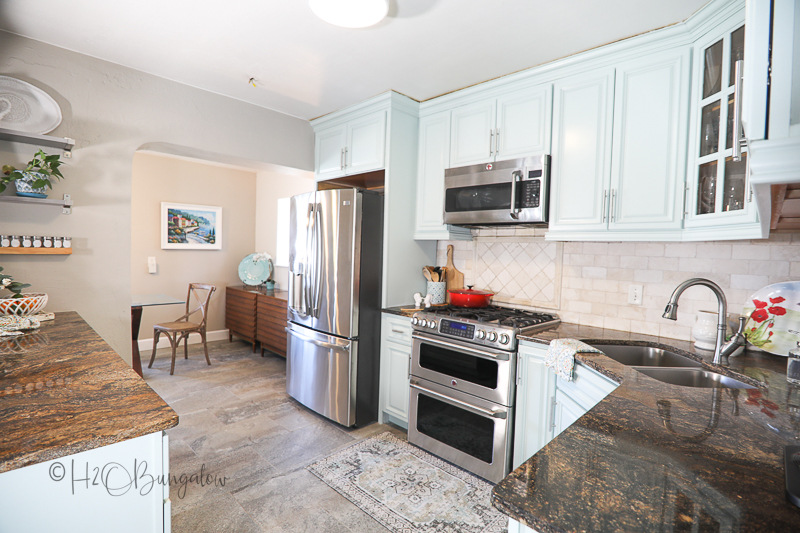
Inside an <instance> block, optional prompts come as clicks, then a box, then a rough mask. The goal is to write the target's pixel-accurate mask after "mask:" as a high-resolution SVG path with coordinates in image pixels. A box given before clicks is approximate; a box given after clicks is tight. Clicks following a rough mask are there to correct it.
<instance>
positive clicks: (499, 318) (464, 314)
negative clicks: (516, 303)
mask: <svg viewBox="0 0 800 533" xmlns="http://www.w3.org/2000/svg"><path fill="white" fill-rule="evenodd" d="M425 313H428V314H433V315H436V316H446V317H452V318H466V319H468V320H476V321H478V322H486V323H493V324H497V325H500V326H509V327H512V328H520V329H522V328H525V327H529V326H535V325H538V324H543V323H545V322H550V321H552V320H556V319H558V317H557V316H556V315H553V314H550V313H538V312H534V311H525V310H523V309H511V308H508V307H499V306H497V305H490V306H488V307H479V308H465V307H455V306H452V305H448V306H445V307H436V308H431V309H426V310H425Z"/></svg>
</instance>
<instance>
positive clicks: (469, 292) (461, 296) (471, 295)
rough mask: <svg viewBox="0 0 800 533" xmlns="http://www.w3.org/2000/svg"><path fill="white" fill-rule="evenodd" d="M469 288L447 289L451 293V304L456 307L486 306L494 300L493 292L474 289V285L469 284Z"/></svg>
mask: <svg viewBox="0 0 800 533" xmlns="http://www.w3.org/2000/svg"><path fill="white" fill-rule="evenodd" d="M468 287H469V288H468V289H451V290H449V291H447V292H448V293H450V305H455V306H456V307H486V306H488V305H489V303H490V302H491V301H492V296H494V293H493V292H486V291H476V290H473V289H472V285H468Z"/></svg>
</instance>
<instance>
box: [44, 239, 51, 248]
mask: <svg viewBox="0 0 800 533" xmlns="http://www.w3.org/2000/svg"><path fill="white" fill-rule="evenodd" d="M42 246H43V247H45V248H52V247H53V238H52V237H42Z"/></svg>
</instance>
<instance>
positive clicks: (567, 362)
mask: <svg viewBox="0 0 800 533" xmlns="http://www.w3.org/2000/svg"><path fill="white" fill-rule="evenodd" d="M579 352H580V353H603V352H601V351H600V350H598V349H597V348H594V347H592V346H589V345H588V344H586V343H585V342H581V341H579V340H576V339H555V340H552V341H550V348H549V349H548V350H547V357H545V359H544V365H545V366H548V367H551V368H552V369H553V370H554V371H555V372H556V374H558V375H559V376H561V377H562V378H564V379H566V380H567V381H572V370H573V369H574V368H575V354H576V353H579Z"/></svg>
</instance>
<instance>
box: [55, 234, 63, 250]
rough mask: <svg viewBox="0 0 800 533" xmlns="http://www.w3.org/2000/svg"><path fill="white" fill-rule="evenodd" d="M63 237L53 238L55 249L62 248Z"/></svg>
mask: <svg viewBox="0 0 800 533" xmlns="http://www.w3.org/2000/svg"><path fill="white" fill-rule="evenodd" d="M61 244H62V242H61V237H53V248H61Z"/></svg>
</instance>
